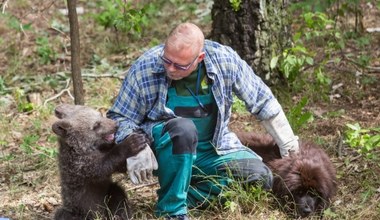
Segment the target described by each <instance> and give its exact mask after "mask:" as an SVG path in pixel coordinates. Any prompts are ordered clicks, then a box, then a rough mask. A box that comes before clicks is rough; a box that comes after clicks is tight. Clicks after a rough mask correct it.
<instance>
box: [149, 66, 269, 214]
mask: <svg viewBox="0 0 380 220" xmlns="http://www.w3.org/2000/svg"><path fill="white" fill-rule="evenodd" d="M200 69H201V67H199V69H198V74H197V86H196V88H197V89H196V91H192V90H191V89H190V88H187V89H188V90H189V93H190V94H191V96H180V95H178V94H177V92H176V89H175V88H174V87H170V88H169V90H168V99H167V104H166V106H167V107H168V108H170V109H172V110H173V111H174V112H175V114H176V115H177V116H181V117H183V118H187V119H190V120H191V121H192V122H193V123H194V125H195V127H196V130H197V133H198V143H197V146H196V152H195V151H193V152H191V151H190V150H188V151H184V152H182V153H179V154H178V153H175V152H174V151H175V150H174V151H173V141H172V140H171V136H170V133H169V132H163V128H164V127H165V123H161V124H159V125H157V126H155V127H154V128H153V138H154V143H153V147H154V150H155V154H156V158H157V161H158V164H159V168H158V170H157V172H156V174H157V175H158V179H159V183H160V187H161V188H160V189H159V190H158V191H157V194H158V202H157V207H156V215H157V216H165V215H180V214H186V213H187V207H189V208H193V207H207V206H208V205H209V204H210V202H212V201H213V200H215V199H217V198H218V195H220V193H221V191H222V189H223V187H224V186H227V185H228V183H230V182H231V181H232V179H231V178H229V175H228V173H229V171H228V168H226V166H225V164H226V163H228V162H230V161H235V160H241V161H244V160H246V159H248V160H252V159H253V160H254V161H257V162H259V163H260V165H261V164H262V162H261V160H260V159H258V157H257V155H255V154H253V153H251V152H250V151H239V152H235V153H230V154H227V155H218V154H217V153H216V150H215V148H214V146H213V145H212V143H211V140H212V138H213V134H214V130H215V124H216V121H217V106H216V102H215V100H214V97H213V95H212V92H211V89H209V92H208V94H202V95H199V94H198V92H199V91H198V90H199V89H198V88H199V87H200V80H199V78H200ZM251 165H252V166H254V164H252V163H251Z"/></svg>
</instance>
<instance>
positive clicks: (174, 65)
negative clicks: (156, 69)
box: [161, 46, 204, 80]
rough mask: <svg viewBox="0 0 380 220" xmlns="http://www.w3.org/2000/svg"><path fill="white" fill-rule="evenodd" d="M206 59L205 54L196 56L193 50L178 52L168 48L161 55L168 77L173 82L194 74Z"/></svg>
mask: <svg viewBox="0 0 380 220" xmlns="http://www.w3.org/2000/svg"><path fill="white" fill-rule="evenodd" d="M203 58H204V52H201V53H196V54H194V52H193V50H192V48H187V49H182V50H176V49H175V48H173V47H170V46H166V47H165V48H164V51H163V53H162V55H161V59H162V60H163V61H164V67H165V70H166V74H167V76H168V77H169V78H170V79H172V80H180V79H182V78H185V77H187V76H189V75H190V74H191V72H193V71H194V70H195V69H196V67H197V65H198V63H199V62H201V61H202V60H203Z"/></svg>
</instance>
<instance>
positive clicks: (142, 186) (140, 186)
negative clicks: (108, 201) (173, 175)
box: [126, 181, 158, 192]
mask: <svg viewBox="0 0 380 220" xmlns="http://www.w3.org/2000/svg"><path fill="white" fill-rule="evenodd" d="M157 183H158V181H154V182H153V183H146V184H142V185H138V186H135V187H132V188H130V189H127V190H126V191H127V192H128V191H132V190H136V189H140V188H144V187H146V186H153V185H156V184H157Z"/></svg>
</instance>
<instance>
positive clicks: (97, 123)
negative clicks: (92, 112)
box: [92, 121, 100, 130]
mask: <svg viewBox="0 0 380 220" xmlns="http://www.w3.org/2000/svg"><path fill="white" fill-rule="evenodd" d="M99 128H100V121H97V122H96V123H95V124H94V127H92V130H98V129H99Z"/></svg>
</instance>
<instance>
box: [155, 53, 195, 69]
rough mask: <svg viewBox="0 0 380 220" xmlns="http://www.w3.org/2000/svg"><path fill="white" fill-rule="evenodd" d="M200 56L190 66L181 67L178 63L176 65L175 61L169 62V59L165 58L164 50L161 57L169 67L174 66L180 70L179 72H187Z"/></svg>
mask: <svg viewBox="0 0 380 220" xmlns="http://www.w3.org/2000/svg"><path fill="white" fill-rule="evenodd" d="M198 57H199V55H197V56H196V57H195V58H194V60H193V61H192V62H191V63H190V64H188V65H180V64H178V63H174V62H173V61H171V60H169V59H168V58H166V57H164V50H162V53H161V55H160V58H161V59H162V61H164V63H166V64H167V65H169V66H170V65H172V64H173V66H174V67H175V68H176V69H178V70H182V71H186V70H188V69H189V68H190V66H191V65H193V63H194V62H195V61H196V60H197V59H198Z"/></svg>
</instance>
